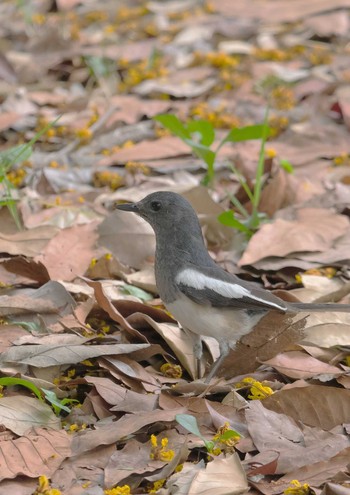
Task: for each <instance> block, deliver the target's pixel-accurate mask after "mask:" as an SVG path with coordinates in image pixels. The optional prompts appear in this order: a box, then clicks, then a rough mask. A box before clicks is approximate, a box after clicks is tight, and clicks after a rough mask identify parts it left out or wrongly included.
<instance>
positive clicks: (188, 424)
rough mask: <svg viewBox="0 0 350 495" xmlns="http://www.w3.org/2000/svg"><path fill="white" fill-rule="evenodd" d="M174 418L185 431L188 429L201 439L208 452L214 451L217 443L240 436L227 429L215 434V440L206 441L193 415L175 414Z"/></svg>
mask: <svg viewBox="0 0 350 495" xmlns="http://www.w3.org/2000/svg"><path fill="white" fill-rule="evenodd" d="M175 419H176V421H177V422H178V423H179V425H181V426H182V427H183V428H185V429H186V430H187V431H189V432H190V433H192V434H193V435H195V436H196V437H198V438H200V439H201V440H203V443H204V445H205V448H206V449H207V451H208V453H209V454H210V453H212V452H213V451H214V449H215V447H216V445H217V444H218V443H220V442H224V441H227V440H229V439H230V438H233V437H240V436H241V435H240V434H239V433H238V432H237V431H235V430H227V431H225V432H224V433H223V434H222V435H218V436H217V435H216V436H215V441H212V440H210V441H208V440H206V439H205V438H204V437H203V435H202V434H201V432H200V431H199V428H198V423H197V420H196V418H195V417H194V416H192V415H191V414H177V415H176V416H175Z"/></svg>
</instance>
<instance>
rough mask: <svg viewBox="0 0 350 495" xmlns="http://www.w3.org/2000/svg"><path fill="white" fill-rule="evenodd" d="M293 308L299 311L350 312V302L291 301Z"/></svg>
mask: <svg viewBox="0 0 350 495" xmlns="http://www.w3.org/2000/svg"><path fill="white" fill-rule="evenodd" d="M289 304H290V305H291V306H292V307H293V308H295V309H297V310H299V311H305V312H313V313H315V312H317V311H320V312H321V311H334V312H342V313H344V312H349V313H350V304H335V303H298V302H292V303H289Z"/></svg>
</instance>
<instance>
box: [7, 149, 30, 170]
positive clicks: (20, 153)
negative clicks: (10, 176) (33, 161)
mask: <svg viewBox="0 0 350 495" xmlns="http://www.w3.org/2000/svg"><path fill="white" fill-rule="evenodd" d="M31 154H32V146H28V145H27V144H19V145H18V146H14V147H13V148H10V149H7V150H3V151H1V152H0V167H1V168H2V173H4V172H6V171H7V169H9V168H10V167H12V165H14V164H15V163H17V162H18V161H21V162H24V161H25V160H28V159H29V158H30V156H31Z"/></svg>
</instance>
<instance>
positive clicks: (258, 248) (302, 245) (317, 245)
mask: <svg viewBox="0 0 350 495" xmlns="http://www.w3.org/2000/svg"><path fill="white" fill-rule="evenodd" d="M348 231H349V220H348V219H347V218H346V217H345V216H344V215H338V214H336V213H333V212H332V211H329V210H325V209H322V208H318V209H314V208H304V209H300V210H298V211H297V212H296V219H295V220H293V221H287V220H282V219H277V220H275V221H274V222H273V223H269V224H265V225H263V226H262V227H261V228H260V230H259V231H258V232H257V233H256V234H255V235H254V236H253V237H252V238H251V240H250V241H249V244H248V246H247V249H246V250H245V252H244V254H243V256H242V258H241V259H240V261H239V265H240V266H243V265H253V264H254V263H255V262H256V261H259V260H261V259H263V258H268V257H270V256H280V257H283V256H286V255H288V254H291V253H298V252H299V253H300V252H304V251H306V252H308V251H311V252H314V251H316V252H320V251H321V252H322V251H327V250H329V249H330V248H332V247H333V244H334V241H335V240H336V239H338V238H340V237H341V236H342V235H344V234H346V233H347V232H348Z"/></svg>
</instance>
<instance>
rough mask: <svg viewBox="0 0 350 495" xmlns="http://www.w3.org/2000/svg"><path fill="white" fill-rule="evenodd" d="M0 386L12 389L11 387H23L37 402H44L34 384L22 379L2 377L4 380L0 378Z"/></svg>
mask: <svg viewBox="0 0 350 495" xmlns="http://www.w3.org/2000/svg"><path fill="white" fill-rule="evenodd" d="M0 385H2V386H3V387H12V386H13V385H21V387H25V388H28V389H29V390H31V391H32V392H33V394H35V395H36V396H37V398H38V399H39V400H41V401H42V402H44V399H43V395H42V393H41V392H40V389H38V387H37V386H35V385H34V383H32V382H30V381H29V380H24V379H23V378H11V377H4V378H0Z"/></svg>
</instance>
